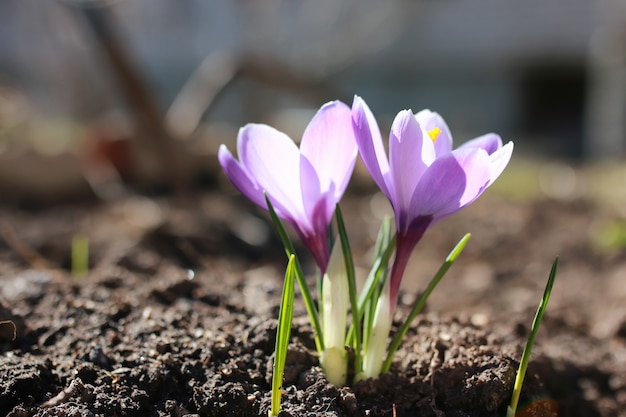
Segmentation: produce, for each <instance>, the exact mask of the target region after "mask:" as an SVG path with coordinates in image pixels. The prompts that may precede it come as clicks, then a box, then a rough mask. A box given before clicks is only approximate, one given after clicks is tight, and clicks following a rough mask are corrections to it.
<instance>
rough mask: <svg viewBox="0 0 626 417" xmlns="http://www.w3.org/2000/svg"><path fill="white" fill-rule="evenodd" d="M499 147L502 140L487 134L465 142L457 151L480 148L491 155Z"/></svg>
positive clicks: (493, 134) (494, 135)
mask: <svg viewBox="0 0 626 417" xmlns="http://www.w3.org/2000/svg"><path fill="white" fill-rule="evenodd" d="M501 147H502V139H500V136H498V135H496V134H495V133H487V134H486V135H482V136H479V137H477V138H475V139H472V140H470V141H467V142H465V143H464V144H463V145H461V146H459V147H458V149H467V148H481V149H484V150H485V152H487V153H488V154H489V155H491V154H492V153H494V152H495V151H497V150H498V149H500V148H501Z"/></svg>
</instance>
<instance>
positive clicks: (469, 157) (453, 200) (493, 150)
mask: <svg viewBox="0 0 626 417" xmlns="http://www.w3.org/2000/svg"><path fill="white" fill-rule="evenodd" d="M352 118H353V122H354V126H355V131H356V134H357V143H358V147H359V152H360V154H361V158H362V159H363V162H364V163H365V166H366V167H367V169H368V171H369V172H370V174H371V175H372V177H373V178H374V181H376V183H377V184H378V186H379V187H380V189H381V190H382V192H383V193H384V194H385V196H387V198H388V199H389V201H390V202H391V205H392V206H393V210H394V213H395V217H396V228H397V231H396V234H397V246H396V257H395V260H394V263H393V266H392V270H391V276H390V301H391V306H394V305H395V302H396V299H397V295H398V290H399V287H400V281H401V280H402V275H403V274H404V270H405V268H406V265H407V262H408V260H409V257H410V254H411V252H412V250H413V248H414V247H415V245H416V244H417V242H418V241H419V240H420V239H421V237H422V235H423V234H424V232H425V231H426V229H427V228H428V227H429V226H431V225H433V224H434V223H436V222H437V221H439V220H441V219H443V218H445V217H447V216H449V215H451V214H453V213H455V212H457V211H459V210H460V209H462V208H463V207H465V206H467V205H468V204H470V203H472V202H473V201H474V200H475V199H476V198H478V196H480V195H481V194H482V192H483V191H484V190H485V189H486V188H487V187H488V186H489V185H491V183H493V182H494V181H495V180H496V178H498V176H499V175H500V174H501V173H502V171H503V170H504V168H505V167H506V165H507V164H508V162H509V160H510V158H511V153H512V151H513V143H512V142H509V143H507V144H506V145H504V146H502V140H501V139H500V136H498V135H496V134H494V133H490V134H486V135H484V136H480V137H478V138H476V139H474V140H471V141H469V142H467V143H465V144H463V145H461V146H460V147H459V148H457V149H455V150H452V135H451V134H450V131H449V129H448V126H447V125H446V123H445V122H444V120H443V118H442V117H441V116H439V115H438V114H437V113H434V112H431V111H430V110H422V111H421V112H419V113H417V114H413V113H412V112H411V111H410V110H404V111H401V112H400V113H398V115H397V116H396V118H395V120H394V121H393V124H392V126H391V133H390V135H389V156H387V153H386V152H385V148H384V144H383V140H382V136H381V133H380V130H379V128H378V124H377V123H376V119H375V118H374V116H373V114H372V112H371V111H370V109H369V108H368V106H367V104H366V103H365V101H363V99H361V98H360V97H358V96H356V97H355V99H354V103H353V106H352ZM392 308H393V307H392Z"/></svg>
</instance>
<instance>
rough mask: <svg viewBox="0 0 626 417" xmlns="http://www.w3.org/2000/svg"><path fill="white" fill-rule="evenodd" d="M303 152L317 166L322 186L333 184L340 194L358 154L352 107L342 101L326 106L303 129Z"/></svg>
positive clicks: (327, 186)
mask: <svg viewBox="0 0 626 417" xmlns="http://www.w3.org/2000/svg"><path fill="white" fill-rule="evenodd" d="M331 149H332V151H331V152H329V150H331ZM300 152H301V153H302V155H304V156H305V157H306V158H307V160H308V161H309V162H310V163H311V164H312V165H313V167H315V171H316V172H317V176H318V179H319V181H320V187H321V189H322V190H328V189H329V187H330V184H331V183H334V184H335V186H336V188H335V190H336V192H337V194H338V195H339V196H341V195H342V194H343V192H344V191H345V189H346V186H347V185H348V181H349V180H350V176H351V174H352V170H353V169H354V163H355V162H356V155H357V146H356V137H355V134H354V127H353V126H352V112H351V110H350V108H349V107H348V106H346V105H345V104H344V103H342V102H340V101H333V102H330V103H326V104H325V105H323V106H322V107H321V108H320V110H319V111H318V112H317V114H316V115H315V117H313V120H311V122H310V123H309V125H308V126H307V128H306V130H305V131H304V135H303V136H302V143H301V144H300Z"/></svg>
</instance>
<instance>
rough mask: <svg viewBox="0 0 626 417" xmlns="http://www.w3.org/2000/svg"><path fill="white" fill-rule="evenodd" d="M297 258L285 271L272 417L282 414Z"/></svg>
mask: <svg viewBox="0 0 626 417" xmlns="http://www.w3.org/2000/svg"><path fill="white" fill-rule="evenodd" d="M296 263H297V260H296V256H295V255H291V256H290V257H289V263H288V264H287V270H286V271H285V281H284V283H283V294H282V299H281V301H280V312H279V313H278V328H277V329H276V348H275V349H274V373H273V374H272V405H271V409H270V412H269V415H270V416H277V415H278V413H280V400H281V394H282V387H283V374H284V372H285V361H286V360H287V348H288V346H289V336H290V334H291V319H292V317H293V298H294V295H293V293H294V278H295V276H296V267H295V266H296Z"/></svg>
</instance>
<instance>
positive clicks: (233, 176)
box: [217, 145, 267, 209]
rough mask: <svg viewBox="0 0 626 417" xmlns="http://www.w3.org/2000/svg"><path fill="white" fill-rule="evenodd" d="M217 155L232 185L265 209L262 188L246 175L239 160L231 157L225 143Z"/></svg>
mask: <svg viewBox="0 0 626 417" xmlns="http://www.w3.org/2000/svg"><path fill="white" fill-rule="evenodd" d="M217 157H218V159H219V161H220V165H221V166H222V168H223V169H224V172H225V173H226V176H227V177H228V179H229V180H230V181H231V182H232V183H233V185H234V186H235V187H237V189H238V190H239V191H241V193H242V194H243V195H245V196H246V197H248V198H249V199H250V200H252V202H254V203H255V204H257V205H259V206H261V207H263V208H265V209H267V204H266V203H265V196H264V195H263V190H262V189H261V188H260V187H259V185H258V184H257V183H256V182H255V181H254V180H253V179H252V178H250V177H249V176H248V173H247V172H246V171H245V169H244V168H243V167H242V166H241V165H240V164H239V161H237V160H236V159H235V158H234V157H233V155H232V154H231V153H230V151H229V150H228V149H227V148H226V146H225V145H220V148H219V151H218V154H217Z"/></svg>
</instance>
